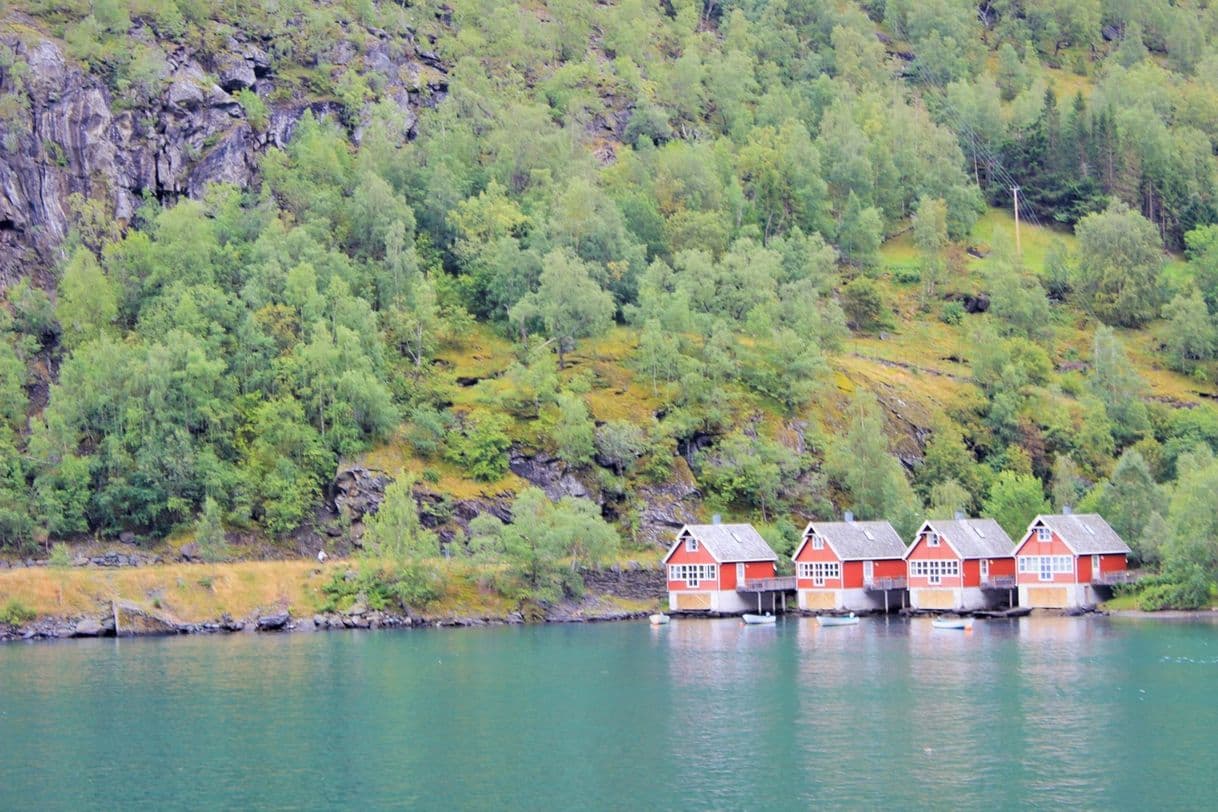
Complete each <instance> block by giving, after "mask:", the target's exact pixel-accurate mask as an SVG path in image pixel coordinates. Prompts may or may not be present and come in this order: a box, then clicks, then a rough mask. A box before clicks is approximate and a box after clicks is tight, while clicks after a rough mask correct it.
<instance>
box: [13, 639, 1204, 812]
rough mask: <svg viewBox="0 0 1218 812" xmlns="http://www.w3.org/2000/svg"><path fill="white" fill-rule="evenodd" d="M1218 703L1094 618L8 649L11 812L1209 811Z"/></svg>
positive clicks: (1199, 658) (1179, 645) (1175, 648)
mask: <svg viewBox="0 0 1218 812" xmlns="http://www.w3.org/2000/svg"><path fill="white" fill-rule="evenodd" d="M1215 685H1218V628H1215V627H1214V626H1211V625H1183V624H1181V625H1171V624H1169V625H1150V624H1130V623H1125V624H1120V623H1111V622H1108V621H1106V620H1104V619H1101V618H1027V619H1024V620H1020V621H987V622H979V623H978V624H977V626H976V629H975V631H974V632H973V633H971V634H964V633H961V632H958V631H942V630H935V629H933V628H932V627H931V624H930V622H929V621H928V620H923V619H914V620H903V619H897V618H891V619H870V618H868V619H864V620H863V621H862V622H860V623H859V624H858V625H856V626H847V627H832V628H822V627H820V626H818V625H817V624H816V622H815V620H813V619H810V618H797V617H787V618H783V619H781V620H779V622H778V623H776V624H775V625H774V626H771V627H746V626H743V625H741V624H740V623H739V622H738V621H733V620H686V619H676V620H674V621H673V622H672V623H671V624H669V625H668V626H665V627H651V626H649V625H648V624H645V623H644V624H614V625H605V626H584V627H566V628H554V627H550V628H513V629H489V630H481V631H460V632H453V631H428V632H418V631H415V632H408V633H402V634H393V633H374V634H348V633H343V634H330V635H321V634H319V635H300V636H286V637H262V636H253V635H249V636H236V637H231V638H224V639H214V638H213V639H206V640H162V641H126V640H124V641H120V642H118V643H115V642H114V641H89V642H85V643H82V644H70V645H45V646H11V647H0V809H36V808H80V807H93V808H132V807H151V808H160V807H174V806H177V805H180V804H181V799H183V798H191V799H192V801H193V803H192V805H196V806H203V807H221V808H249V807H267V806H273V807H293V808H333V807H335V806H352V805H363V806H375V807H386V806H389V807H402V806H439V805H447V806H455V807H459V808H470V807H473V808H495V809H515V808H525V809H534V808H566V807H568V806H571V805H574V804H580V805H587V806H592V807H595V808H601V807H610V808H624V809H636V808H661V809H670V808H687V807H695V808H719V809H724V808H733V809H734V808H771V807H776V808H807V807H809V806H832V807H835V808H840V807H849V808H858V807H867V806H878V805H886V806H892V807H896V808H934V809H938V808H945V807H949V808H953V809H955V808H971V809H981V808H992V807H995V806H997V807H999V808H1012V807H1024V806H1043V807H1049V808H1058V807H1066V808H1074V807H1081V808H1095V807H1100V806H1105V807H1123V808H1168V807H1194V808H1196V807H1206V806H1210V805H1212V804H1211V801H1212V798H1213V797H1214V793H1215V792H1218V780H1215V778H1214V776H1213V775H1211V774H1210V772H1209V771H1208V770H1201V769H1198V768H1197V767H1196V766H1195V765H1196V762H1197V758H1196V756H1195V754H1197V753H1205V752H1209V751H1211V750H1212V749H1213V747H1214V745H1215V744H1218V733H1216V731H1218V712H1216V711H1215V709H1214V705H1215V703H1214V687H1215ZM106 753H113V754H116V755H115V757H110V758H106V757H100V756H99V754H106ZM119 756H121V757H119ZM65 765H86V766H87V770H83V769H82V770H81V772H87V776H88V777H87V780H76V779H72V780H64V779H63V773H64V766H65ZM691 776H692V777H693V778H692V779H691V778H689V777H691Z"/></svg>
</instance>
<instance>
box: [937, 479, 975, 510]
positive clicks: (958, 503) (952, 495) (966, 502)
mask: <svg viewBox="0 0 1218 812" xmlns="http://www.w3.org/2000/svg"><path fill="white" fill-rule="evenodd" d="M972 502H973V496H972V494H970V493H969V492H968V491H967V490H965V488H964V486H963V485H961V484H960V483H959V482H957V481H956V480H954V479H946V480H944V481H942V482H938V483H936V484H935V486H934V487H933V488H931V489H930V503H929V505H928V506H927V508H926V516H927V518H930V519H950V518H952V517H953V516H955V515H956V513H966V514H967V513H968V512H969V506H970V505H971V504H972Z"/></svg>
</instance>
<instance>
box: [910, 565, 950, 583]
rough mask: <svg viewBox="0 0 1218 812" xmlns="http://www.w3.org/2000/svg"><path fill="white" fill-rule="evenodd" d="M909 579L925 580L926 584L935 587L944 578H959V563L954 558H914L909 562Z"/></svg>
mask: <svg viewBox="0 0 1218 812" xmlns="http://www.w3.org/2000/svg"><path fill="white" fill-rule="evenodd" d="M909 577H910V578H925V579H926V582H927V583H928V584H931V585H932V586H937V585H939V584H941V583H943V579H944V578H959V577H960V561H959V560H958V559H955V558H943V559H935V558H915V559H913V560H911V561H910V562H909Z"/></svg>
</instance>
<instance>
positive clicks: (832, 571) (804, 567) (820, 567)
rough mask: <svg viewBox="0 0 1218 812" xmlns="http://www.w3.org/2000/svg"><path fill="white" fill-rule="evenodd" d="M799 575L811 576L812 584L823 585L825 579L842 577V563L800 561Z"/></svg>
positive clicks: (803, 576)
mask: <svg viewBox="0 0 1218 812" xmlns="http://www.w3.org/2000/svg"><path fill="white" fill-rule="evenodd" d="M798 574H799V577H800V578H811V579H812V585H813V586H824V585H825V581H832V580H836V579H838V578H841V577H842V565H841V564H839V563H838V562H836V561H800V562H799V573H798Z"/></svg>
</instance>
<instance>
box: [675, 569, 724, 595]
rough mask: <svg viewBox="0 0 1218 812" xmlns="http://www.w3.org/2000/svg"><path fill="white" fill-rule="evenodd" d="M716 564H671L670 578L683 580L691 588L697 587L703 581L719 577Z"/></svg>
mask: <svg viewBox="0 0 1218 812" xmlns="http://www.w3.org/2000/svg"><path fill="white" fill-rule="evenodd" d="M716 570H717V567H716V566H715V565H714V564H669V565H668V580H670V581H678V582H683V583H684V584H685V586H687V587H689V588H690V589H697V588H698V587H700V586H701V585H702V582H703V581H717V580H718V578H719V575H718V573H717V572H716Z"/></svg>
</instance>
